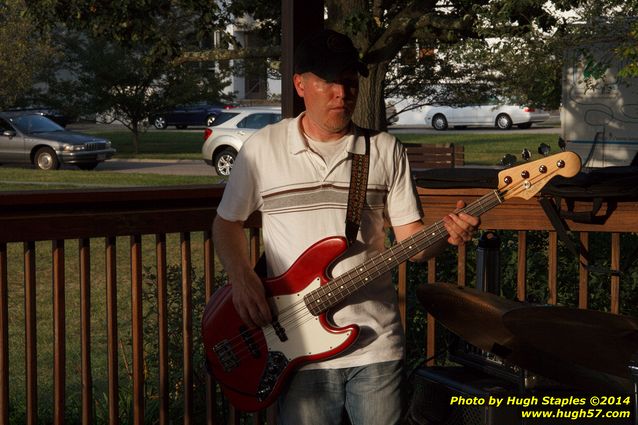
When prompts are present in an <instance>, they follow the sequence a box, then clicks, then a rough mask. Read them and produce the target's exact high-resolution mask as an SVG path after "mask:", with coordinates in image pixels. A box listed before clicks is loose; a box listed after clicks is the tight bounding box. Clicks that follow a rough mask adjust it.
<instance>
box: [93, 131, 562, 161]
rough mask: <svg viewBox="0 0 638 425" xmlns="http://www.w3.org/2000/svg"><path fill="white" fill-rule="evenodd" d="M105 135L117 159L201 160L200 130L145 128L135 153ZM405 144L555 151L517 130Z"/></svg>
mask: <svg viewBox="0 0 638 425" xmlns="http://www.w3.org/2000/svg"><path fill="white" fill-rule="evenodd" d="M91 133H92V134H95V135H99V136H101V137H106V138H108V139H109V140H111V141H112V143H113V145H114V146H115V148H116V149H117V157H118V158H154V159H161V158H164V159H201V147H202V143H203V131H202V132H192V131H173V130H170V131H149V132H147V133H144V134H143V135H142V138H141V141H140V149H139V153H137V154H135V153H134V150H133V143H132V140H131V135H130V133H129V132H127V131H110V132H104V131H99V132H91ZM398 137H399V139H401V140H402V141H403V142H405V143H433V144H444V143H455V144H461V145H463V146H464V147H465V162H466V164H468V165H495V164H497V163H498V161H499V160H500V159H501V158H502V157H503V155H505V154H508V153H510V154H513V155H516V156H519V155H520V153H521V152H522V151H523V149H524V148H527V149H529V150H530V151H531V152H532V153H536V150H537V148H538V146H539V145H540V144H541V143H545V144H548V145H550V146H551V147H552V150H553V151H554V152H556V151H557V150H558V144H557V140H558V136H557V135H556V134H538V133H532V132H525V131H521V133H520V134H512V133H503V134H499V133H491V132H490V133H486V132H482V131H477V132H469V131H468V132H467V133H463V134H458V133H437V134H400V135H398Z"/></svg>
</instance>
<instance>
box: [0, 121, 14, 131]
mask: <svg viewBox="0 0 638 425" xmlns="http://www.w3.org/2000/svg"><path fill="white" fill-rule="evenodd" d="M5 131H13V127H11V124H9V123H8V122H7V121H6V120H5V119H4V118H0V133H3V132H5Z"/></svg>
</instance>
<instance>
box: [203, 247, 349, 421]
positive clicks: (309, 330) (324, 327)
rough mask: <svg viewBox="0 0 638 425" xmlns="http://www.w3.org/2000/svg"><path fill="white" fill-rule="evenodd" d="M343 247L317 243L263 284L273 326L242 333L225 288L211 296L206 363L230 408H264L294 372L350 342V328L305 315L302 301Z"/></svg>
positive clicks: (324, 279)
mask: <svg viewBox="0 0 638 425" xmlns="http://www.w3.org/2000/svg"><path fill="white" fill-rule="evenodd" d="M346 247H347V245H346V241H345V239H344V238H342V237H332V238H327V239H323V240H321V241H319V242H317V243H315V244H314V245H312V246H311V247H310V248H308V249H307V250H306V251H305V252H304V253H303V254H302V255H301V256H300V257H299V258H298V259H297V260H296V261H295V263H294V264H293V265H292V266H291V267H290V269H289V270H288V271H286V273H284V274H283V275H281V276H278V277H275V278H271V279H266V280H265V281H264V287H265V290H266V296H267V298H268V301H269V303H270V306H271V311H272V313H273V323H272V324H270V325H268V326H266V327H263V328H261V329H248V327H247V326H246V325H245V324H244V323H243V322H242V320H241V319H240V318H239V315H238V313H237V311H236V310H235V307H234V305H233V302H232V294H231V286H230V285H226V286H224V287H222V288H220V289H219V290H217V291H216V292H215V293H214V294H213V296H212V297H211V299H210V300H209V302H208V304H207V305H206V308H205V310H204V314H203V317H202V336H203V339H204V348H205V352H206V358H207V361H208V366H209V370H210V372H211V373H212V375H213V376H214V377H215V379H216V380H217V382H218V383H219V384H220V385H221V387H222V390H223V392H224V395H226V397H227V398H228V399H229V401H230V402H231V403H232V404H233V405H234V406H235V407H236V408H238V409H240V410H244V411H256V410H259V409H262V408H264V407H267V406H268V405H269V404H271V403H272V402H274V401H275V399H276V398H277V396H278V395H279V393H280V392H281V390H282V387H283V385H284V384H285V382H286V380H287V377H288V376H289V375H290V374H291V373H292V372H293V371H294V370H295V369H297V368H299V367H300V366H302V365H304V364H306V363H309V362H317V361H321V360H325V359H327V358H330V357H333V356H335V355H337V354H339V353H341V352H343V351H344V350H345V349H347V348H348V347H349V346H350V345H351V344H352V343H353V342H354V341H355V340H356V338H357V336H358V334H359V328H358V327H357V326H356V325H351V326H347V327H343V328H338V327H335V326H334V325H332V324H331V323H330V322H329V321H328V320H327V318H326V315H325V313H323V314H319V315H318V316H314V315H313V314H311V313H310V311H309V310H308V308H307V306H306V304H305V303H304V299H303V298H304V295H306V294H308V293H309V292H312V291H313V290H315V289H317V288H319V287H320V286H321V285H324V284H325V283H326V282H328V281H329V280H330V277H329V275H328V272H327V270H328V268H329V266H330V265H331V263H333V262H334V261H335V259H336V258H338V257H339V256H340V255H341V254H343V252H344V251H345V249H346Z"/></svg>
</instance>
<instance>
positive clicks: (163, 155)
mask: <svg viewBox="0 0 638 425" xmlns="http://www.w3.org/2000/svg"><path fill="white" fill-rule="evenodd" d="M86 133H89V134H94V135H96V136H100V137H105V138H107V139H109V140H110V141H111V143H113V146H114V147H115V149H117V158H149V159H201V158H202V144H203V143H204V130H202V131H201V132H200V131H174V130H165V131H148V132H146V133H143V134H142V135H141V136H140V144H139V152H138V153H135V150H134V148H133V139H132V133H131V132H130V131H125V130H119V131H108V132H107V131H102V130H101V131H94V130H90V131H86Z"/></svg>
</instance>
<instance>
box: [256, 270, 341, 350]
mask: <svg viewBox="0 0 638 425" xmlns="http://www.w3.org/2000/svg"><path fill="white" fill-rule="evenodd" d="M320 283H321V281H320V280H319V278H317V279H315V280H314V281H313V282H312V283H311V284H309V285H308V286H307V287H306V288H304V290H303V291H301V292H297V293H295V294H289V295H281V296H276V297H272V298H271V299H270V303H271V309H272V311H273V312H274V314H276V315H277V319H278V320H279V323H280V324H281V326H282V327H283V328H284V329H285V331H286V335H287V336H288V339H287V340H286V341H281V340H280V339H279V337H278V336H277V335H276V333H275V330H274V328H273V327H272V326H271V325H268V326H265V327H263V328H262V330H263V332H264V336H265V337H266V344H268V350H269V351H280V352H282V353H283V354H284V355H285V356H286V358H287V359H288V360H292V359H295V358H297V357H301V356H308V355H311V354H317V353H323V352H326V351H330V350H331V349H333V348H335V347H338V346H339V345H341V344H343V343H344V342H345V341H346V340H347V339H348V337H349V336H350V333H351V332H349V331H348V332H344V333H339V334H334V333H330V332H328V331H326V329H325V328H324V327H323V326H322V325H321V323H320V322H319V317H318V316H313V315H312V314H311V313H310V311H308V308H307V307H306V304H305V303H304V301H303V297H304V296H305V295H306V294H307V293H309V292H311V291H313V290H315V289H317V288H319V286H320ZM293 305H294V307H292V308H291V306H293Z"/></svg>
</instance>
